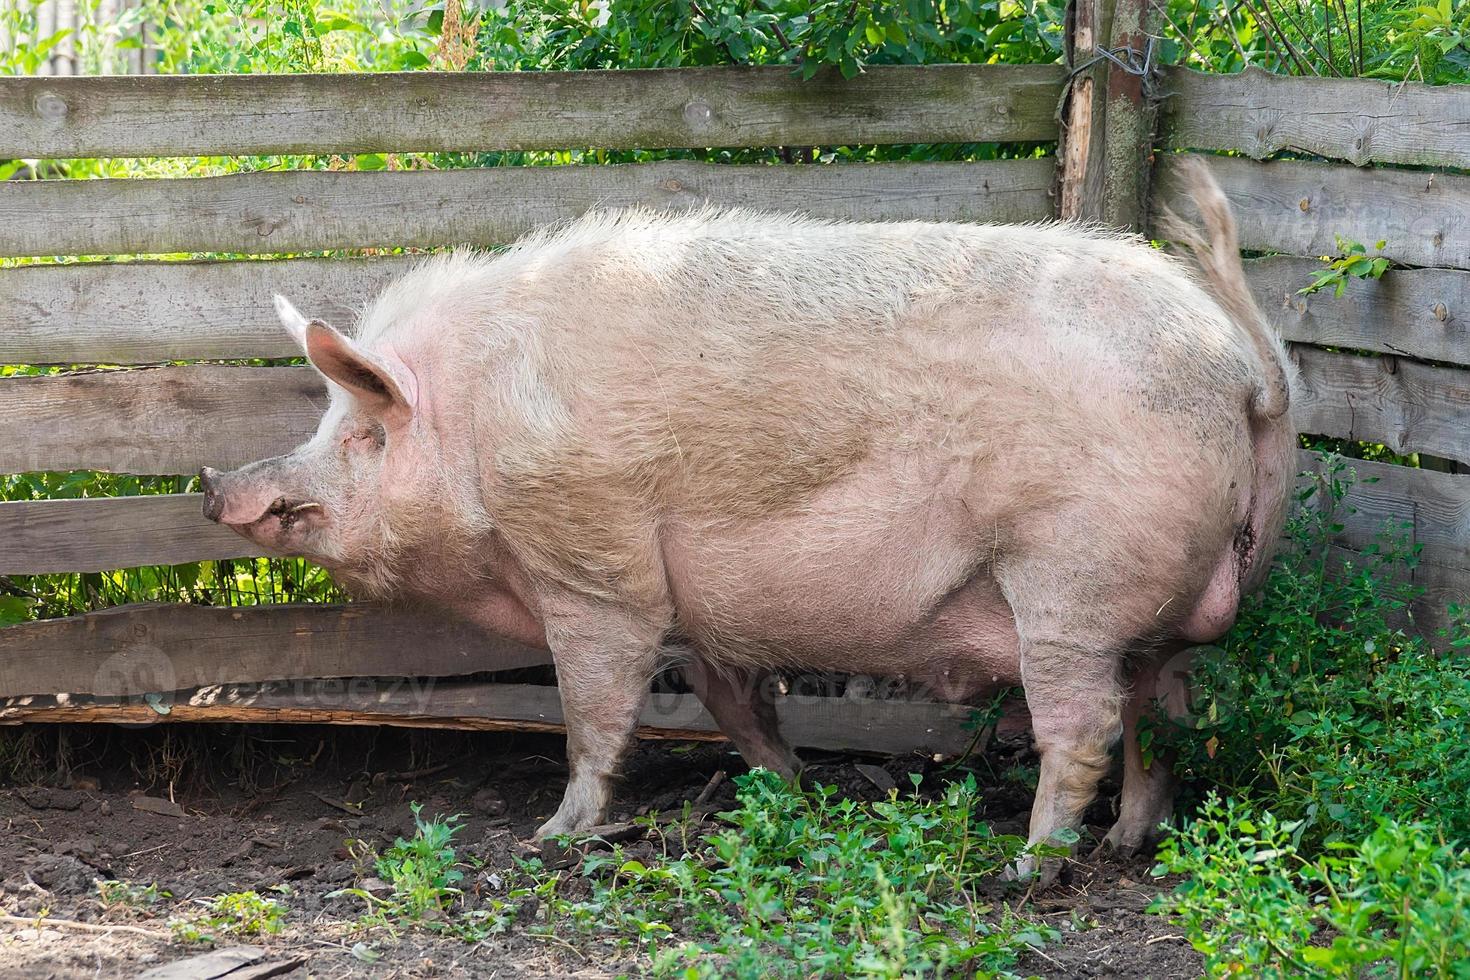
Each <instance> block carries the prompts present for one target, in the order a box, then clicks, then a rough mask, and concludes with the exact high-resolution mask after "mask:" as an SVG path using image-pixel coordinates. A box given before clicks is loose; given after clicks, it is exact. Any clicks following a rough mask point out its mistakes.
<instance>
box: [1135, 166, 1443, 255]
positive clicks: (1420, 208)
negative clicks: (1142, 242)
mask: <svg viewBox="0 0 1470 980" xmlns="http://www.w3.org/2000/svg"><path fill="white" fill-rule="evenodd" d="M1203 159H1205V160H1206V161H1207V162H1208V164H1209V167H1210V170H1211V172H1212V173H1214V175H1215V179H1216V180H1218V181H1219V182H1220V186H1221V188H1222V189H1223V190H1224V191H1225V193H1226V195H1227V196H1228V197H1229V198H1230V203H1231V205H1232V206H1233V207H1234V209H1235V217H1236V221H1237V222H1238V223H1239V225H1240V244H1241V247H1242V248H1246V249H1253V250H1260V251H1268V252H1272V251H1274V252H1289V253H1292V254H1295V255H1327V254H1337V240H1336V237H1335V236H1338V235H1341V236H1343V237H1344V238H1351V239H1355V240H1357V241H1360V242H1364V243H1366V244H1368V245H1369V246H1370V247H1371V246H1372V245H1373V243H1375V242H1377V241H1379V240H1380V239H1383V240H1386V241H1387V243H1388V244H1387V246H1386V247H1385V248H1384V250H1383V252H1384V254H1385V255H1387V256H1389V257H1390V258H1392V259H1394V260H1395V261H1398V262H1402V263H1404V264H1405V265H1430V266H1442V267H1448V268H1455V269H1470V176H1462V175H1457V174H1442V173H1425V172H1419V171H1411V170H1359V169H1358V168H1356V167H1352V166H1349V165H1347V164H1339V163H1306V162H1303V161H1300V160H1277V161H1273V162H1270V163H1257V162H1256V161H1254V160H1248V159H1246V158H1245V157H1213V156H1212V157H1204V158H1203ZM1155 186H1156V193H1155V194H1154V198H1153V208H1154V212H1153V213H1154V218H1155V220H1157V218H1158V215H1159V213H1160V209H1161V208H1164V207H1168V208H1170V209H1172V210H1174V211H1176V212H1178V213H1180V214H1181V215H1183V216H1185V217H1187V218H1192V217H1193V216H1194V214H1195V211H1194V208H1193V205H1192V204H1190V203H1189V202H1188V200H1187V198H1186V197H1185V195H1184V194H1183V193H1182V192H1181V185H1180V181H1179V169H1178V167H1177V166H1175V156H1174V155H1173V154H1162V155H1160V157H1159V162H1158V168H1157V180H1156V185H1155Z"/></svg>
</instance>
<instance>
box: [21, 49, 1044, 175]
mask: <svg viewBox="0 0 1470 980" xmlns="http://www.w3.org/2000/svg"><path fill="white" fill-rule="evenodd" d="M1062 77H1063V69H1062V67H1061V66H1060V65H923V66H918V65H902V66H899V65H891V66H876V65H874V66H869V67H868V68H867V69H866V70H865V71H864V72H863V73H862V74H861V75H859V76H857V77H856V78H852V79H843V78H842V77H841V76H840V74H838V73H836V72H831V71H828V72H823V73H821V74H819V75H817V76H816V77H815V78H812V79H810V80H808V81H802V80H801V77H800V75H799V73H798V72H797V71H795V70H793V69H792V68H790V67H785V66H770V67H724V68H674V69H652V70H631V71H630V70H612V71H572V72H403V73H372V74H350V75H194V76H165V75H154V76H131V77H130V76H120V77H110V78H67V79H57V78H0V134H3V135H0V158H4V157H22V158H35V157H41V158H58V157H99V156H100V157H128V156H228V155H240V154H247V155H250V154H279V153H327V152H332V153H373V152H377V153H388V152H395V151H412V150H417V151H451V150H545V149H568V148H577V147H604V148H608V149H633V148H639V149H659V148H672V147H735V146H780V145H797V146H803V145H805V146H811V145H819V144H828V145H838V144H842V145H850V144H856V143H939V142H948V143H968V142H977V141H994V142H1006V141H1014V140H1024V141H1049V140H1054V139H1056V138H1057V122H1056V105H1057V97H1058V96H1059V94H1060V92H1061V84H1062Z"/></svg>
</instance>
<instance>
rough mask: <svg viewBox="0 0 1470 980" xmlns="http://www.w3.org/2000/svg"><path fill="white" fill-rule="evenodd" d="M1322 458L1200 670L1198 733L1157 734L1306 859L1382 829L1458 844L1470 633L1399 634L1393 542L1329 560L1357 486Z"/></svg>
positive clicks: (1462, 832) (1345, 468)
mask: <svg viewBox="0 0 1470 980" xmlns="http://www.w3.org/2000/svg"><path fill="white" fill-rule="evenodd" d="M1349 462H1350V461H1347V460H1343V459H1341V458H1340V457H1326V458H1324V463H1323V469H1322V474H1321V476H1320V477H1318V478H1317V479H1316V480H1315V481H1314V482H1313V484H1312V485H1311V486H1309V487H1308V488H1307V489H1306V490H1305V491H1303V493H1302V495H1301V503H1302V504H1303V506H1301V507H1300V508H1298V510H1297V511H1296V513H1295V514H1294V515H1293V516H1292V518H1291V519H1290V521H1289V524H1288V528H1287V538H1288V543H1287V546H1286V547H1285V549H1284V551H1283V553H1282V554H1281V555H1280V557H1279V558H1278V560H1277V562H1276V565H1275V567H1274V568H1273V570H1272V573H1271V575H1270V578H1269V579H1268V580H1267V582H1266V584H1265V586H1264V588H1262V589H1261V590H1260V591H1259V592H1258V593H1257V594H1256V595H1254V596H1252V597H1251V598H1249V599H1248V600H1246V602H1245V603H1244V604H1243V606H1242V609H1241V614H1240V619H1239V622H1238V623H1237V625H1236V627H1235V629H1234V630H1232V631H1231V633H1230V634H1229V635H1228V636H1227V637H1226V638H1225V639H1224V640H1223V641H1221V643H1220V645H1219V647H1218V649H1216V650H1213V651H1210V652H1208V653H1207V655H1204V656H1202V657H1201V658H1200V659H1199V660H1198V661H1197V663H1196V682H1197V684H1198V688H1197V690H1196V692H1195V699H1194V700H1195V712H1196V716H1195V720H1194V721H1193V725H1192V729H1190V730H1186V731H1181V730H1180V729H1179V728H1178V727H1175V726H1171V725H1168V724H1167V723H1165V722H1163V721H1162V720H1161V719H1156V720H1155V724H1154V730H1155V733H1156V737H1157V738H1160V739H1162V740H1164V741H1167V742H1169V743H1171V744H1173V745H1174V746H1175V747H1176V748H1177V749H1178V750H1179V751H1180V753H1181V756H1180V758H1181V765H1182V767H1183V769H1184V771H1185V773H1186V774H1188V775H1192V776H1195V777H1203V778H1204V779H1205V780H1207V781H1208V782H1210V783H1213V784H1214V785H1217V786H1220V787H1221V788H1222V789H1223V790H1224V791H1226V792H1229V793H1232V794H1235V795H1246V796H1249V797H1250V798H1252V799H1254V800H1257V801H1259V802H1260V803H1261V804H1262V805H1264V806H1266V807H1268V808H1269V809H1271V810H1272V811H1273V812H1275V813H1276V814H1277V815H1278V816H1279V817H1281V818H1282V819H1283V820H1290V821H1299V822H1300V828H1299V834H1303V835H1305V838H1306V840H1307V842H1308V843H1309V844H1312V843H1320V842H1322V841H1326V840H1336V839H1348V840H1356V839H1360V838H1361V837H1362V836H1364V835H1366V834H1367V833H1369V832H1370V831H1372V829H1373V828H1374V826H1375V823H1376V821H1377V819H1378V818H1379V817H1381V816H1386V817H1392V818H1395V819H1399V820H1405V821H1416V820H1433V821H1435V822H1436V823H1437V824H1438V825H1440V826H1442V827H1443V828H1444V829H1445V832H1446V833H1447V834H1448V835H1449V836H1451V837H1458V838H1465V839H1470V662H1467V658H1466V657H1465V656H1464V653H1465V651H1466V650H1467V647H1470V633H1467V632H1466V630H1465V629H1464V626H1463V624H1461V625H1460V626H1459V627H1457V628H1456V629H1455V630H1454V631H1453V632H1452V634H1449V635H1446V636H1445V637H1443V638H1442V646H1443V650H1442V651H1436V650H1435V649H1434V648H1433V646H1432V645H1431V644H1430V642H1429V641H1428V640H1426V639H1425V638H1424V637H1423V636H1422V635H1420V634H1418V633H1416V632H1412V631H1410V630H1408V629H1406V628H1405V618H1406V615H1407V610H1408V606H1409V602H1410V601H1411V599H1412V598H1413V597H1414V595H1415V592H1416V590H1415V589H1414V588H1413V587H1412V585H1410V584H1408V583H1407V581H1406V576H1405V574H1404V573H1405V572H1406V571H1407V570H1409V569H1412V568H1413V567H1414V565H1415V563H1416V554H1417V548H1415V547H1413V546H1411V545H1408V544H1407V543H1406V542H1405V541H1404V540H1403V535H1402V529H1399V528H1389V529H1388V530H1387V531H1386V533H1385V534H1384V535H1383V536H1381V538H1380V540H1379V541H1378V542H1376V543H1375V544H1372V545H1369V546H1368V547H1367V548H1365V549H1364V551H1363V553H1362V554H1353V555H1347V554H1345V553H1343V552H1340V551H1337V550H1335V549H1334V548H1332V547H1331V544H1330V542H1331V540H1332V538H1333V536H1334V535H1335V534H1337V533H1339V532H1340V531H1341V527H1342V526H1341V523H1340V522H1339V521H1338V519H1337V518H1338V516H1339V514H1340V513H1341V512H1342V510H1343V509H1344V508H1346V507H1347V506H1348V505H1347V503H1346V502H1345V499H1344V498H1345V496H1346V494H1347V490H1348V488H1349V486H1350V485H1351V484H1352V482H1353V479H1354V475H1353V473H1352V471H1351V469H1350V468H1349Z"/></svg>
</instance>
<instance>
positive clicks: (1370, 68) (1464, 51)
mask: <svg viewBox="0 0 1470 980" xmlns="http://www.w3.org/2000/svg"><path fill="white" fill-rule="evenodd" d="M1162 9H1163V11H1164V24H1165V29H1164V31H1163V36H1164V43H1163V51H1162V54H1163V59H1164V60H1165V61H1167V62H1169V63H1171V64H1187V65H1189V66H1190V67H1193V68H1197V69H1200V70H1203V71H1212V72H1237V71H1240V70H1242V69H1243V68H1245V67H1247V66H1250V65H1255V66H1258V67H1261V68H1264V69H1266V70H1267V71H1270V72H1275V73H1277V74H1283V75H1320V76H1327V77H1334V76H1365V77H1368V78H1383V79H1390V80H1393V81H1420V82H1431V83H1439V84H1445V83H1452V82H1458V83H1463V82H1467V81H1470V0H1433V2H1431V3H1424V2H1422V0H1356V2H1349V0H1323V2H1318V3H1302V2H1300V0H1250V2H1247V3H1239V2H1236V0H1167V2H1166V3H1165V5H1164V7H1163V8H1162Z"/></svg>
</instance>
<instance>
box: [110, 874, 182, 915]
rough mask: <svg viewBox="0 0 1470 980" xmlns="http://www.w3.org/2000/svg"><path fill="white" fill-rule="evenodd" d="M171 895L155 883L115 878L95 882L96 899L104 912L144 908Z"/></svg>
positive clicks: (171, 895)
mask: <svg viewBox="0 0 1470 980" xmlns="http://www.w3.org/2000/svg"><path fill="white" fill-rule="evenodd" d="M172 897H173V894H172V893H171V892H168V891H162V890H160V889H159V887H158V885H157V884H156V883H150V884H147V885H139V884H135V883H133V882H130V881H118V880H116V879H108V880H106V881H98V882H97V901H99V902H101V903H102V910H103V911H104V912H113V911H117V910H119V909H129V910H139V909H144V908H147V907H148V906H150V905H157V904H158V903H159V902H160V901H162V900H164V899H168V898H172Z"/></svg>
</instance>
